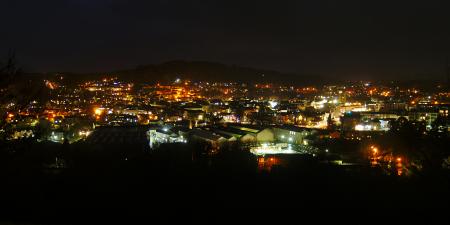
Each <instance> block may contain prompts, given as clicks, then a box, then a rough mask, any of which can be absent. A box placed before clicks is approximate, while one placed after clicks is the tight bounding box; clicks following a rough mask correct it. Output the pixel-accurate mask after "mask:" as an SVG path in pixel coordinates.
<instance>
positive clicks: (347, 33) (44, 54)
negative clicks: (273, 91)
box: [0, 0, 450, 79]
mask: <svg viewBox="0 0 450 225" xmlns="http://www.w3.org/2000/svg"><path fill="white" fill-rule="evenodd" d="M0 2H1V3H0V4H1V5H0V21H1V22H0V25H1V26H0V29H1V30H2V31H1V32H0V56H2V57H1V58H4V57H6V55H7V51H8V49H11V48H12V49H15V50H16V52H17V58H18V60H19V62H20V65H21V66H22V67H23V68H24V69H25V70H27V71H38V72H48V71H72V72H99V71H111V70H116V69H125V68H133V67H135V66H137V65H140V64H152V63H161V62H164V61H168V60H203V61H214V62H221V63H226V64H236V65H242V66H248V67H255V68H262V69H274V70H278V71H282V72H293V73H297V74H319V75H326V76H336V75H337V76H340V77H349V78H355V77H359V76H361V77H364V78H366V77H369V78H372V79H376V78H380V79H389V78H393V77H396V78H424V77H425V76H432V77H433V78H439V79H443V78H444V77H445V74H444V71H445V62H446V57H447V56H448V55H449V56H450V10H449V4H448V3H445V2H446V1H430V0H423V1H394V0H389V1H362V0H355V1H345V0H342V1H341V0H339V1H338V0H336V1H331V0H329V1H324V0H311V1H300V0H297V1H282V0H280V1H275V0H274V1H252V0H240V1H235V0H227V1H221V0H220V1H219V0H210V1H206V0H204V1H201V0H148V1H147V0H146V1H130V0H128V1H126V0H104V1H100V0H42V1H37V0H29V1H25V0H1V1H0Z"/></svg>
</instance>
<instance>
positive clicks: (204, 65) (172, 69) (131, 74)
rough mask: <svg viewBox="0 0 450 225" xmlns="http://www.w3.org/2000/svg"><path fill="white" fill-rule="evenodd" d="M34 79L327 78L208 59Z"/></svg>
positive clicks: (289, 81) (303, 81) (291, 81)
mask: <svg viewBox="0 0 450 225" xmlns="http://www.w3.org/2000/svg"><path fill="white" fill-rule="evenodd" d="M28 75H30V77H31V75H32V77H34V78H43V79H49V78H52V77H53V78H54V77H55V76H59V75H64V77H65V79H64V80H65V81H66V82H67V83H68V84H70V83H74V82H75V83H77V82H80V81H86V80H92V79H99V78H103V77H105V76H116V77H118V78H120V79H122V80H125V81H131V82H136V83H156V82H172V81H174V80H175V79H176V78H181V79H190V80H193V81H218V82H244V83H251V84H252V83H276V84H286V85H320V84H324V82H325V81H329V80H326V79H323V77H321V76H312V75H297V74H291V73H281V72H277V71H272V70H263V69H254V68H248V67H241V66H236V65H225V64H221V63H215V62H205V61H180V60H178V61H169V62H165V63H161V64H149V65H141V66H137V67H136V68H134V69H126V70H117V71H111V72H104V73H85V74H76V73H70V72H61V73H45V74H38V73H35V74H28Z"/></svg>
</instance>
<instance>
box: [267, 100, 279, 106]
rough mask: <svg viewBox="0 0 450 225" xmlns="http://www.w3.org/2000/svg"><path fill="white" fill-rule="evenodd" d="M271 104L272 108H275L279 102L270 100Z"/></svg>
mask: <svg viewBox="0 0 450 225" xmlns="http://www.w3.org/2000/svg"><path fill="white" fill-rule="evenodd" d="M269 105H270V107H271V108H275V107H276V106H277V105H278V102H275V101H269Z"/></svg>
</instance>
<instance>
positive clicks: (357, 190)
mask: <svg viewBox="0 0 450 225" xmlns="http://www.w3.org/2000/svg"><path fill="white" fill-rule="evenodd" d="M79 147H80V146H78V147H77V148H69V149H66V150H65V151H66V153H67V154H66V156H65V158H66V161H67V162H66V164H67V165H70V166H67V168H65V169H50V168H42V167H41V166H40V165H41V164H33V163H32V162H31V161H26V160H25V161H24V159H20V160H19V159H14V160H9V161H8V163H5V164H3V166H4V167H3V170H2V173H1V175H2V177H1V180H2V182H1V183H2V185H1V192H0V195H1V196H0V198H1V205H2V221H14V222H20V223H27V224H47V223H52V224H71V223H82V224H86V223H91V222H92V223H95V222H100V223H104V222H106V221H111V222H118V221H121V222H124V223H126V224H127V223H129V222H131V221H139V220H146V221H151V222H156V221H158V222H161V221H162V222H173V221H183V222H184V221H186V222H187V221H194V222H195V221H197V222H200V221H201V222H205V221H206V222H208V223H210V222H211V223H213V222H218V221H221V222H223V221H228V222H233V221H236V220H238V218H241V217H245V218H246V219H248V220H250V221H255V220H266V219H268V218H271V219H274V220H275V221H280V220H283V219H286V218H294V219H299V217H301V216H306V215H311V214H310V213H314V214H319V215H322V216H319V217H317V218H318V219H325V218H327V216H326V215H330V214H333V213H337V212H338V213H339V218H340V219H345V218H350V217H352V216H354V215H356V214H357V215H361V213H363V215H367V216H370V217H371V216H372V215H374V216H375V217H380V216H393V215H394V216H395V215H401V216H402V217H404V216H405V214H404V213H403V212H407V215H410V216H409V217H411V216H417V215H419V216H420V215H427V214H426V213H437V214H439V213H441V212H444V211H445V210H446V209H447V208H448V207H449V206H448V204H449V200H450V198H449V190H450V185H449V180H448V174H427V175H415V176H413V177H397V176H386V175H381V174H380V173H379V171H377V170H376V169H373V168H369V167H361V168H350V169H349V168H344V167H336V166H327V165H322V164H319V163H317V162H316V161H314V160H312V159H309V158H299V159H298V160H297V161H295V163H294V164H291V165H289V166H287V167H276V168H273V170H272V171H271V172H270V173H268V172H264V171H259V170H258V169H257V164H256V160H255V158H254V156H252V155H250V154H249V153H246V152H236V151H230V152H227V153H222V154H220V155H219V156H217V157H215V158H213V159H209V158H202V157H199V156H198V155H196V154H197V153H195V152H194V153H193V151H192V149H191V148H190V147H183V146H173V147H170V148H162V149H161V150H160V151H159V152H157V153H149V154H137V153H136V154H134V155H133V154H132V153H129V157H126V160H124V159H123V158H122V156H123V155H121V154H116V155H115V154H112V155H106V156H105V155H102V154H95V153H93V152H95V151H96V150H95V149H94V150H93V147H92V146H91V148H89V147H86V149H78V148H79ZM132 147H133V146H128V148H132ZM117 148H119V147H117ZM117 148H116V150H117ZM119 149H120V148H119ZM104 150H105V149H99V150H98V152H101V151H104ZM84 151H93V152H91V153H89V154H85V152H84ZM111 151H112V152H114V151H113V150H111ZM116 156H117V157H116ZM119 156H120V157H119ZM32 161H35V159H33V160H32ZM25 162H28V164H24V163H25ZM23 165H30V166H23ZM328 219H330V218H329V217H328Z"/></svg>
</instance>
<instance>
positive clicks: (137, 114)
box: [0, 75, 450, 176]
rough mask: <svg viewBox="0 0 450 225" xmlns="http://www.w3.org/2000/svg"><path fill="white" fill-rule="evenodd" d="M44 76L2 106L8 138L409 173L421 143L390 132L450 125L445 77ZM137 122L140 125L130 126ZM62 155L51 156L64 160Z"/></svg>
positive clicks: (436, 131) (417, 163) (444, 129)
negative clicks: (429, 80) (425, 86)
mask: <svg viewBox="0 0 450 225" xmlns="http://www.w3.org/2000/svg"><path fill="white" fill-rule="evenodd" d="M42 84H43V85H45V89H46V91H48V96H47V97H48V99H46V101H42V100H41V99H37V98H36V99H29V100H30V101H29V102H26V103H25V104H23V103H22V104H19V103H17V102H14V101H11V102H7V103H5V104H3V105H2V107H1V112H2V119H1V130H0V136H1V140H2V142H3V144H4V145H8V144H12V143H17V142H21V141H23V140H32V141H35V142H44V143H45V142H53V143H58V144H61V145H63V144H68V145H72V144H77V143H89V144H100V145H102V144H103V145H105V144H116V145H126V144H127V143H142V146H143V148H144V149H145V151H148V152H152V151H158V149H159V147H160V146H161V145H171V144H175V145H176V144H185V145H189V144H192V143H201V144H202V145H203V146H204V147H202V148H204V149H205V152H204V154H205V156H206V157H214V155H215V154H217V153H218V152H220V151H224V150H225V149H228V148H231V146H232V147H233V148H236V147H237V148H239V149H242V151H248V152H250V153H252V154H254V155H255V156H256V157H257V158H256V160H257V163H258V168H259V169H261V170H267V171H270V170H271V169H272V168H273V167H276V166H282V167H283V166H285V167H286V166H289V165H287V163H286V160H283V159H284V158H285V157H290V156H292V155H304V156H310V157H312V158H315V159H316V160H318V161H320V162H323V163H327V164H333V165H336V166H342V167H349V168H352V167H360V166H368V167H372V168H381V169H382V170H383V171H384V173H387V174H391V173H392V174H395V175H398V176H408V175H411V174H413V173H414V171H416V172H417V171H420V170H422V168H423V167H424V163H426V162H425V158H423V156H418V154H417V152H418V151H419V149H415V148H419V146H418V145H416V146H410V145H405V143H396V142H392V141H389V140H390V139H392V138H393V135H394V134H398V133H402V132H409V133H411V132H412V133H413V134H410V135H415V136H413V137H414V138H416V139H417V140H416V141H423V142H426V141H429V140H428V139H430V140H431V137H447V136H448V134H449V133H450V120H449V107H450V92H447V91H446V89H445V88H444V87H442V86H438V87H436V88H435V89H433V90H432V91H430V90H421V89H419V88H416V87H399V86H396V85H395V84H390V85H389V84H388V85H386V84H378V83H372V82H363V81H361V82H353V83H348V84H346V85H342V84H340V85H323V86H304V87H301V86H285V85H276V84H273V83H254V84H250V83H228V82H208V81H192V80H188V79H181V78H177V79H175V80H173V81H171V82H166V83H160V82H155V83H154V84H145V83H144V84H142V83H130V82H125V81H122V80H120V79H118V78H116V77H114V76H105V77H104V78H103V79H98V80H90V81H80V82H78V83H72V82H70V83H68V82H65V77H64V75H56V76H54V77H53V79H48V80H42ZM3 91H5V90H3ZM133 128H135V129H138V131H135V132H134V133H130V132H129V130H130V129H133ZM408 135H409V134H408ZM5 149H8V148H5ZM441 153H442V154H439V157H440V158H437V160H438V164H439V162H440V164H439V166H441V167H442V169H448V168H449V167H450V164H449V163H450V158H449V156H448V155H445V151H444V152H441ZM8 154H9V153H8ZM10 154H13V153H11V152H10ZM128 157H129V156H128V155H127V153H124V154H123V160H127V159H128ZM58 160H59V163H57V162H54V163H53V164H52V163H50V164H51V165H57V166H58V167H64V166H65V165H63V163H61V162H64V160H63V159H61V158H60V159H58V158H56V161H58Z"/></svg>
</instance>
